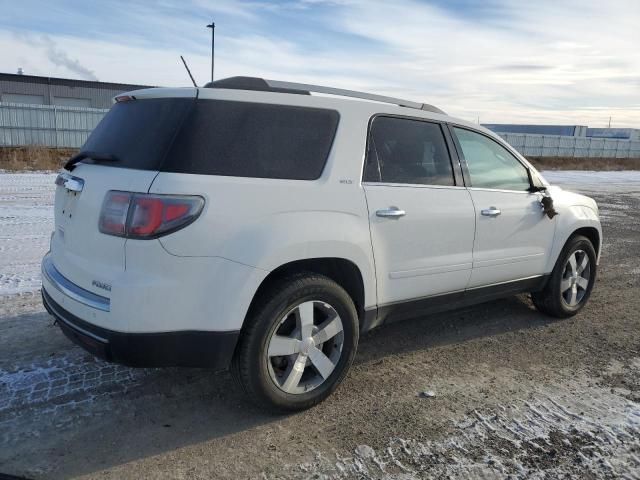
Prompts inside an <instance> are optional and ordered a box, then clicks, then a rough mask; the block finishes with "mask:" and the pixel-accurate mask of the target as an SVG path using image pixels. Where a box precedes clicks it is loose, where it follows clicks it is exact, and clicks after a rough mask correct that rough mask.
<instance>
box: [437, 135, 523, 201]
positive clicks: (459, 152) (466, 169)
mask: <svg viewBox="0 0 640 480" xmlns="http://www.w3.org/2000/svg"><path fill="white" fill-rule="evenodd" d="M454 128H459V129H461V130H467V131H469V132H472V133H477V134H478V135H482V136H483V137H486V138H488V139H489V140H491V141H493V142H495V143H497V144H498V145H500V146H501V147H502V148H504V149H505V150H506V151H507V152H509V153H510V154H511V156H512V157H513V158H515V159H516V161H517V162H518V163H519V164H520V165H522V167H523V168H524V169H525V171H526V172H527V177H528V178H529V188H531V187H532V183H531V178H532V175H533V172H531V168H530V167H529V165H527V164H525V163H523V162H522V160H520V158H518V155H516V154H515V153H514V152H515V150H514V148H513V147H512V146H511V145H509V144H508V143H506V142H504V143H503V142H502V141H498V140H496V139H495V138H493V137H492V136H491V135H487V134H486V133H485V132H482V131H480V130H476V129H475V128H471V127H469V126H467V125H460V124H459V123H455V122H447V130H448V131H449V135H451V138H452V139H453V144H454V146H455V149H456V153H457V156H458V158H459V159H460V165H461V167H462V171H463V176H464V183H465V185H466V187H467V188H471V189H475V190H490V191H493V192H510V193H514V192H515V193H532V192H531V191H530V190H510V189H506V188H487V187H474V186H473V183H472V182H471V175H470V173H469V165H468V164H467V159H466V158H465V157H464V152H463V151H462V145H460V141H459V140H458V137H457V135H456V133H455V131H454Z"/></svg>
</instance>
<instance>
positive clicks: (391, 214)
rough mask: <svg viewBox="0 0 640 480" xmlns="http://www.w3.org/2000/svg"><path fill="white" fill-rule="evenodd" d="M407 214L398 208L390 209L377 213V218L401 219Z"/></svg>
mask: <svg viewBox="0 0 640 480" xmlns="http://www.w3.org/2000/svg"><path fill="white" fill-rule="evenodd" d="M406 214H407V212H405V211H404V210H400V209H399V208H398V207H389V208H385V209H382V210H378V211H376V216H378V217H383V218H400V217H404V216H405V215H406Z"/></svg>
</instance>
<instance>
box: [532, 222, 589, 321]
mask: <svg viewBox="0 0 640 480" xmlns="http://www.w3.org/2000/svg"><path fill="white" fill-rule="evenodd" d="M595 279H596V251H595V249H594V248H593V244H592V243H591V241H590V240H589V239H588V238H586V237H583V236H582V235H576V236H574V237H571V238H570V239H569V241H568V242H567V244H566V245H565V247H564V248H563V249H562V252H561V253H560V256H559V257H558V261H557V262H556V265H555V267H554V268H553V271H552V272H551V278H550V279H549V281H548V282H547V285H546V286H545V288H544V289H543V290H542V291H540V292H535V293H532V294H531V299H532V300H533V304H534V305H535V306H536V308H537V309H538V310H539V311H541V312H542V313H545V314H547V315H551V316H553V317H557V318H567V317H571V316H573V315H575V314H576V313H578V312H579V311H580V310H581V309H582V308H583V307H584V306H585V304H586V303H587V300H589V296H590V295H591V290H592V289H593V284H594V282H595Z"/></svg>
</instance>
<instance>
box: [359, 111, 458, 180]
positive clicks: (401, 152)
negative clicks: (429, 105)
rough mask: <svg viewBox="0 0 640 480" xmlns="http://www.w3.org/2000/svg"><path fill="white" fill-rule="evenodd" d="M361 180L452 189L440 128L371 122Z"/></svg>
mask: <svg viewBox="0 0 640 480" xmlns="http://www.w3.org/2000/svg"><path fill="white" fill-rule="evenodd" d="M363 180H364V181H368V182H385V183H410V184H422V185H447V186H451V185H455V182H454V179H453V169H452V167H451V160H450V158H449V151H448V150H447V145H446V142H445V139H444V135H443V133H442V129H441V127H440V125H439V124H437V123H431V122H425V121H420V120H410V119H405V118H396V117H382V116H380V117H376V118H374V120H373V122H372V123H371V128H370V133H369V145H368V152H367V158H366V163H365V168H364V175H363Z"/></svg>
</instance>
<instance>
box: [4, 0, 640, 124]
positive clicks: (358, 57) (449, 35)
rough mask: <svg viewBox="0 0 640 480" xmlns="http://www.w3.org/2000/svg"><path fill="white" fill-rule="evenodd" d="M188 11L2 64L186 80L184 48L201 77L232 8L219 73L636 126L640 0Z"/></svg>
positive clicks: (401, 2) (17, 41)
mask: <svg viewBox="0 0 640 480" xmlns="http://www.w3.org/2000/svg"><path fill="white" fill-rule="evenodd" d="M165 4H168V2H165ZM187 5H188V6H189V7H190V8H191V9H190V10H189V14H186V13H185V14H184V15H179V13H180V11H181V7H180V6H174V7H173V8H170V7H171V6H170V5H169V7H167V8H165V9H164V10H160V11H158V12H154V13H152V12H147V14H146V15H145V16H138V17H137V18H138V20H137V22H138V23H140V24H141V25H140V28H139V29H135V31H134V27H133V26H132V25H133V24H132V23H130V22H125V23H123V25H121V26H119V27H116V26H114V28H113V31H112V32H111V34H109V35H108V36H97V38H95V39H94V38H91V35H90V32H83V31H82V25H81V24H79V25H78V33H77V35H78V36H72V35H70V34H67V35H53V34H50V37H51V39H52V41H53V42H55V44H56V47H57V48H58V49H59V50H60V51H62V52H65V54H66V55H67V56H68V58H69V59H70V60H71V61H72V63H71V64H69V63H67V64H66V65H65V62H58V63H59V64H58V65H56V64H55V62H52V61H51V60H52V59H51V56H50V55H47V50H46V48H43V47H42V46H38V45H35V44H34V42H30V41H29V40H28V37H26V39H25V37H24V36H23V35H15V34H12V33H9V32H7V31H0V45H2V46H3V48H2V50H3V55H2V56H0V69H1V70H3V71H15V70H16V68H17V67H18V66H22V67H23V68H24V69H25V71H26V73H34V74H39V75H51V76H75V77H77V76H78V72H75V73H74V71H73V68H70V67H73V65H74V64H73V62H77V63H78V65H81V66H82V68H85V69H87V70H89V71H92V72H94V73H95V75H96V76H97V77H98V78H100V80H104V81H116V82H131V83H142V84H159V85H187V84H188V77H187V76H186V73H185V72H184V70H183V68H182V66H181V64H180V60H179V55H180V54H183V55H185V57H186V59H187V61H188V62H189V64H190V66H191V69H192V71H193V73H194V76H195V77H196V79H197V80H198V81H199V82H201V83H204V81H206V80H208V77H209V71H210V70H209V68H210V67H209V61H210V59H209V55H208V46H209V44H208V39H209V36H208V34H207V32H206V30H205V29H204V21H205V20H207V19H203V18H201V16H200V15H207V16H209V14H218V15H220V16H224V21H223V22H221V23H217V25H218V28H217V30H216V38H217V42H216V76H217V77H218V78H220V77H223V76H231V75H255V76H263V77H265V78H279V79H287V80H292V81H302V82H308V83H319V84H330V85H335V86H339V87H343V88H353V89H362V90H368V91H374V92H377V93H380V94H386V95H393V96H400V97H407V98H410V99H414V100H418V101H425V102H428V103H433V104H436V105H438V106H440V107H441V108H443V109H444V110H445V111H448V112H449V113H451V114H454V115H457V116H461V117H463V118H467V119H476V118H477V116H479V117H480V120H481V121H483V122H487V123H494V122H496V123H497V122H522V123H525V122H545V123H551V122H553V123H579V124H588V125H591V126H603V125H604V124H606V122H607V121H608V117H609V115H611V116H613V123H614V124H615V125H620V126H622V125H629V126H634V125H635V126H639V125H640V88H639V87H640V55H638V54H637V48H638V44H640V29H639V28H638V22H639V20H640V2H638V1H637V0H630V1H624V0H621V1H612V2H606V3H605V2H602V3H600V2H594V3H589V2H575V1H573V0H572V1H556V2H551V1H547V2H520V1H516V0H503V1H502V2H501V3H500V4H499V5H497V6H496V5H493V6H492V8H491V11H490V14H489V11H488V10H486V11H483V10H482V9H480V10H479V11H478V12H476V13H475V14H474V15H469V14H464V15H460V14H459V12H455V11H453V10H451V9H443V8H439V7H435V6H432V5H428V4H425V3H422V2H418V1H414V0H398V1H394V2H383V1H366V2H365V1H362V0H360V1H359V0H347V1H332V0H292V1H290V2H287V3H279V4H277V5H274V4H268V3H265V2H258V1H253V2H234V1H232V0H217V1H216V2H204V0H195V3H189V4H185V6H187ZM186 10H187V9H186V8H185V11H186ZM35 14H36V13H35V12H34V15H35ZM172 16H175V17H176V18H172ZM296 20H297V23H304V25H298V24H296ZM287 22H289V23H287ZM163 25H166V28H163V27H162V26H163ZM307 26H308V28H309V31H306V30H305V28H307ZM123 28H124V30H122V29H123ZM127 29H129V30H127ZM313 29H316V30H317V31H316V30H313ZM35 34H36V35H37V32H36V33H35ZM30 35H34V33H33V32H31V33H30ZM5 46H6V47H7V48H5Z"/></svg>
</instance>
